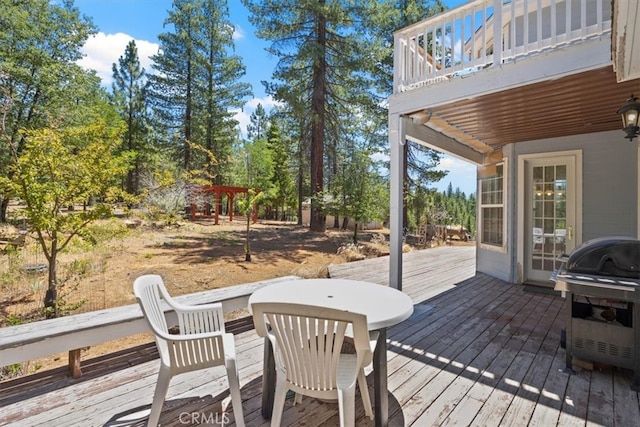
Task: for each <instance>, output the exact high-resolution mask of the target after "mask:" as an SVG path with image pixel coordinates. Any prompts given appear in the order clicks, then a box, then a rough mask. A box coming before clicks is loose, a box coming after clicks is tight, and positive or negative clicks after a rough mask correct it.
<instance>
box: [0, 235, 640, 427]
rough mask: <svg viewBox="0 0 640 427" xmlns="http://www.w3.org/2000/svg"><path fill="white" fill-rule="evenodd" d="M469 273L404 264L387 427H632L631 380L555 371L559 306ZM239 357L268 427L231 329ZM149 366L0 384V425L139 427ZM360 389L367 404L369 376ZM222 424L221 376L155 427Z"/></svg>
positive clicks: (316, 415)
mask: <svg viewBox="0 0 640 427" xmlns="http://www.w3.org/2000/svg"><path fill="white" fill-rule="evenodd" d="M329 270H330V274H331V276H332V277H343V278H353V279H357V280H368V281H371V282H374V283H379V284H386V283H388V257H386V258H379V259H376V260H366V261H360V262H354V263H349V264H343V265H339V266H332V267H331V268H330V269H329ZM474 270H475V252H474V250H473V248H472V247H471V248H469V247H442V248H433V249H428V250H425V251H416V252H412V253H409V254H405V256H404V257H403V290H404V291H405V292H407V294H409V295H410V296H411V298H412V299H413V301H414V302H415V304H416V305H415V310H414V314H413V315H412V316H411V317H410V318H409V319H408V320H406V321H405V322H403V323H402V324H399V325H396V326H394V327H392V328H389V331H388V351H387V358H388V375H389V378H388V389H389V414H390V419H389V425H390V426H416V427H422V426H425V425H442V426H445V425H446V426H470V425H474V426H494V425H495V426H498V425H505V426H521V425H527V426H545V427H547V426H562V427H565V426H586V425H593V426H596V425H597V426H601V425H605V426H609V425H613V426H629V425H634V423H635V424H636V425H637V423H638V421H637V420H638V419H640V403H639V396H638V393H636V392H634V391H632V390H631V389H630V384H631V381H632V375H631V372H630V371H628V370H622V369H620V370H618V369H614V368H608V369H602V370H596V371H588V370H584V369H580V368H577V367H576V369H575V370H576V372H575V373H574V374H572V375H569V374H567V373H565V372H564V363H565V352H564V349H562V348H561V347H560V331H561V329H562V328H563V324H564V321H565V316H564V310H563V304H564V300H563V299H562V298H560V297H557V296H552V295H545V294H539V293H530V292H524V291H523V288H522V287H521V286H518V285H513V284H509V283H505V282H503V281H500V280H497V279H495V278H492V277H490V276H487V275H483V274H475V271H474ZM236 347H237V357H238V367H239V374H240V386H241V394H242V398H243V409H244V415H245V422H246V425H247V426H251V427H254V426H259V427H263V426H267V425H269V423H268V422H267V421H266V420H264V419H263V418H262V415H261V412H260V411H261V407H260V405H261V399H262V395H261V389H262V382H261V381H262V377H261V375H262V351H263V342H262V339H260V338H259V337H258V336H257V335H256V334H255V331H253V330H247V328H244V329H239V330H237V331H236ZM155 357H157V356H156V353H155V350H154V348H153V347H152V346H149V345H146V346H140V347H137V348H134V349H130V350H129V351H123V352H118V353H114V354H113V355H105V356H101V357H100V358H96V359H93V360H90V361H86V362H85V369H83V371H84V375H83V377H82V378H80V379H72V378H68V377H66V376H64V370H61V369H59V370H52V371H49V372H43V373H38V374H34V375H32V376H29V377H24V378H21V379H19V380H12V381H6V382H3V383H0V425H11V426H50V425H56V426H77V425H83V426H143V425H145V422H146V418H145V417H146V415H147V414H148V411H149V408H150V404H151V399H152V396H153V390H154V387H155V383H156V379H157V372H158V361H157V359H155ZM368 382H369V388H370V393H371V394H373V378H372V376H371V375H369V377H368ZM356 399H357V400H356V417H357V422H356V425H358V426H363V427H369V426H372V425H373V422H372V421H371V420H369V419H368V418H366V417H365V416H364V411H363V408H362V404H361V402H360V396H359V394H358V395H357V396H356ZM337 409H338V408H337V405H336V404H335V403H324V402H320V401H318V400H315V399H311V398H304V399H303V402H302V404H300V405H295V406H294V405H293V404H292V402H291V400H290V399H289V400H287V402H286V405H285V411H284V414H283V423H282V425H283V426H284V425H296V426H297V425H305V426H308V427H332V426H335V425H337V424H338V410H337ZM223 414H224V415H223ZM185 417H186V418H185ZM216 417H218V418H216ZM221 417H222V418H221ZM223 421H224V423H225V424H224V425H235V423H234V418H233V411H232V410H231V405H230V398H229V392H228V385H227V380H226V376H225V371H224V368H222V367H217V368H213V369H209V370H207V371H205V372H199V373H190V374H183V375H179V376H177V377H175V378H174V379H173V381H172V382H171V385H170V388H169V392H168V395H167V400H166V402H165V406H164V409H163V413H162V417H161V423H162V425H163V426H175V427H178V426H183V425H185V424H187V425H198V424H201V425H204V424H207V423H209V425H211V424H213V425H216V424H215V423H216V422H218V424H221V422H223Z"/></svg>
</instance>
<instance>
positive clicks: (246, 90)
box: [150, 0, 250, 176]
mask: <svg viewBox="0 0 640 427" xmlns="http://www.w3.org/2000/svg"><path fill="white" fill-rule="evenodd" d="M228 15H229V12H228V8H227V3H226V1H223V0H176V1H174V2H173V7H172V9H171V10H170V11H169V16H168V18H167V20H166V22H165V23H166V24H170V26H168V28H171V29H172V30H173V31H172V32H166V33H162V34H160V35H159V36H158V39H159V41H160V52H159V53H158V54H157V55H155V56H154V57H153V60H154V64H153V68H154V69H155V70H156V72H155V73H154V74H153V75H152V76H150V83H151V88H150V89H151V101H152V102H153V106H154V113H155V118H156V124H157V126H159V127H160V128H162V130H163V132H162V134H161V136H162V137H163V139H164V142H165V143H166V144H167V145H168V147H171V148H172V149H173V152H174V155H175V158H176V159H178V158H179V159H181V162H180V164H181V167H182V168H183V169H184V170H187V171H188V170H191V169H198V168H201V167H203V164H204V163H207V159H206V158H203V157H201V154H203V153H202V152H193V150H192V148H193V146H192V145H191V144H197V145H199V146H202V147H204V148H205V149H207V150H209V151H211V152H212V153H214V155H215V158H216V159H217V162H215V163H209V164H208V167H209V174H210V175H213V176H221V174H222V172H223V168H224V167H225V166H226V162H227V160H228V158H229V156H230V155H231V151H230V148H231V145H232V143H233V141H234V139H235V135H236V133H237V131H236V126H237V122H236V120H234V119H233V115H234V113H233V110H234V109H237V108H241V107H242V104H243V102H242V101H243V99H244V98H246V97H247V96H248V95H249V94H250V86H249V85H248V84H247V83H242V82H240V78H241V77H242V76H243V75H244V74H245V69H244V66H243V65H242V61H241V58H240V57H238V56H236V55H233V54H231V52H232V51H233V46H234V42H233V28H234V27H233V25H232V24H231V23H230V22H229V21H228Z"/></svg>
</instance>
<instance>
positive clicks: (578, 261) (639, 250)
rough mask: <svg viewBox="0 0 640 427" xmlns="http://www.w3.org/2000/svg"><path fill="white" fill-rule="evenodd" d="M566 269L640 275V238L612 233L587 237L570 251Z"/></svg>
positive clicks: (629, 276) (588, 272) (581, 271)
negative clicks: (591, 238) (612, 234)
mask: <svg viewBox="0 0 640 427" xmlns="http://www.w3.org/2000/svg"><path fill="white" fill-rule="evenodd" d="M567 271H568V272H571V273H584V274H597V275H604V276H616V277H625V278H630V279H631V278H632V279H640V240H636V239H634V238H633V237H628V236H611V237H599V238H597V239H593V240H589V241H586V242H584V243H583V244H582V245H580V246H578V247H577V248H575V249H574V250H573V252H571V255H569V259H568V261H567Z"/></svg>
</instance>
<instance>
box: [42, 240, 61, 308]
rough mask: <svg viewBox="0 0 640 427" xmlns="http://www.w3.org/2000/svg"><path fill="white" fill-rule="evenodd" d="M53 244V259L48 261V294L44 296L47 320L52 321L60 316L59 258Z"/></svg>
mask: <svg viewBox="0 0 640 427" xmlns="http://www.w3.org/2000/svg"><path fill="white" fill-rule="evenodd" d="M55 245H56V244H55V242H53V244H52V246H51V257H50V258H49V259H48V260H47V261H48V262H49V269H48V275H47V283H48V285H47V292H46V293H45V295H44V308H45V316H46V318H47V319H52V318H55V317H58V316H59V315H60V310H59V306H58V284H57V283H56V281H57V278H56V275H57V272H56V262H57V258H58V249H57V248H56V246H55Z"/></svg>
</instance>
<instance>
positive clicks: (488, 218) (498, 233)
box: [480, 165, 553, 246]
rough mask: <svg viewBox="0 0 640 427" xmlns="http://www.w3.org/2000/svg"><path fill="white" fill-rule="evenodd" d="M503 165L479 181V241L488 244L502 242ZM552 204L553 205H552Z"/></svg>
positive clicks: (500, 243)
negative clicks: (493, 173) (492, 174)
mask: <svg viewBox="0 0 640 427" xmlns="http://www.w3.org/2000/svg"><path fill="white" fill-rule="evenodd" d="M503 172H504V166H503V165H497V166H496V174H495V175H494V176H490V177H487V178H483V179H482V181H481V185H480V188H481V193H480V209H481V220H480V227H481V231H480V239H481V240H480V242H481V243H484V244H489V245H496V246H502V245H503V244H504V236H503V226H504V207H503V206H502V205H503V204H504V194H503V193H504V191H503V188H504V182H503ZM552 206H553V205H552Z"/></svg>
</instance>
